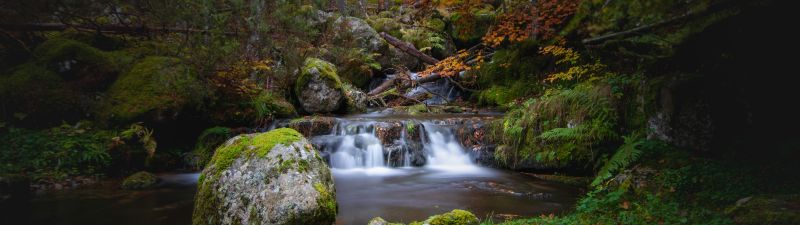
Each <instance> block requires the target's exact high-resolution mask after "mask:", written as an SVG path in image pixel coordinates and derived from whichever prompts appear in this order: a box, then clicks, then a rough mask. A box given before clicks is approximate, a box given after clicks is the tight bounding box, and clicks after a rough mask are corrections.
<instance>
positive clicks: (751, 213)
mask: <svg viewBox="0 0 800 225" xmlns="http://www.w3.org/2000/svg"><path fill="white" fill-rule="evenodd" d="M798 205H800V195H797V194H795V195H783V196H755V197H747V198H743V199H740V200H739V201H737V202H736V205H735V206H733V207H731V208H729V209H727V212H728V214H730V215H731V217H732V219H733V222H734V223H736V224H743V225H744V224H800V208H798Z"/></svg>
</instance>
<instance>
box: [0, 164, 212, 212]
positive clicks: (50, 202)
mask: <svg viewBox="0 0 800 225" xmlns="http://www.w3.org/2000/svg"><path fill="white" fill-rule="evenodd" d="M198 176H199V174H198V173H192V174H169V175H161V176H160V177H161V180H162V181H161V183H159V185H158V187H156V188H153V189H148V190H141V191H129V190H122V189H118V188H113V187H104V188H87V189H78V190H64V191H55V192H50V193H46V194H39V195H36V196H35V197H34V198H33V199H32V200H31V201H29V202H25V203H18V207H17V206H15V207H12V212H4V213H3V216H2V217H0V218H2V219H0V224H4V225H5V224H8V225H12V224H31V225H38V224H42V225H44V224H48V225H51V224H52V225H59V224H64V225H71V224H75V225H78V224H80V225H94V224H98V225H100V224H103V225H108V224H113V225H127V224H130V225H141V224H152V225H159V224H164V225H167V224H178V225H179V224H191V221H192V206H193V198H194V194H195V191H196V183H197V178H198ZM5 213H9V214H8V215H5Z"/></svg>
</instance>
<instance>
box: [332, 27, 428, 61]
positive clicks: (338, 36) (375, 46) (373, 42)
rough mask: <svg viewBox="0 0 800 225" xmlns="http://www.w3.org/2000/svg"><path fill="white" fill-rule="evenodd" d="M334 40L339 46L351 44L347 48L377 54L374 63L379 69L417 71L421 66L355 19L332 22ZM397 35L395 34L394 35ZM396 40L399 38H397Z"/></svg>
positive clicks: (411, 57) (414, 59)
mask: <svg viewBox="0 0 800 225" xmlns="http://www.w3.org/2000/svg"><path fill="white" fill-rule="evenodd" d="M333 29H335V30H336V32H335V33H334V40H335V41H336V42H340V43H337V44H339V45H341V44H343V43H341V42H351V41H352V46H348V44H344V46H347V47H353V48H361V49H364V50H366V51H367V52H369V53H377V54H379V55H380V56H377V57H376V58H375V61H377V62H378V64H380V65H381V68H392V67H393V66H395V65H402V66H405V67H407V68H409V69H412V70H413V69H418V68H420V66H421V65H422V64H421V63H420V61H419V59H417V58H415V57H414V56H411V55H409V54H406V53H404V52H403V51H400V50H399V49H397V48H394V47H393V46H391V45H389V44H388V43H386V41H385V40H383V37H381V36H380V35H379V34H378V32H377V31H376V30H375V29H373V28H372V26H370V25H369V24H368V23H367V22H366V21H364V20H362V19H359V18H355V17H339V18H337V19H336V20H334V22H333ZM395 34H397V33H395ZM397 38H401V37H400V36H397Z"/></svg>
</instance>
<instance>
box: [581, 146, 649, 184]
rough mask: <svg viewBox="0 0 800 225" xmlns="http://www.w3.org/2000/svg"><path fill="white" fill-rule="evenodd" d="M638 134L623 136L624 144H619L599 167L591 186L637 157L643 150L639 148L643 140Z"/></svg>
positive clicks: (604, 179) (626, 165)
mask: <svg viewBox="0 0 800 225" xmlns="http://www.w3.org/2000/svg"><path fill="white" fill-rule="evenodd" d="M640 136H641V135H639V134H632V135H630V136H625V137H623V138H624V139H625V144H623V145H622V146H620V147H619V149H617V152H616V153H614V155H613V156H611V158H610V159H609V160H608V162H606V164H605V165H604V166H603V168H601V169H600V171H599V172H598V173H597V177H595V179H594V181H592V186H598V185H600V184H601V183H603V182H605V181H606V180H608V178H611V176H613V174H614V173H615V172H618V171H620V170H622V169H624V168H626V167H628V166H629V165H630V164H632V163H634V162H636V160H638V159H639V157H640V156H641V155H642V152H643V151H642V150H641V148H640V144H641V143H642V142H643V140H644V139H642V138H641V137H640Z"/></svg>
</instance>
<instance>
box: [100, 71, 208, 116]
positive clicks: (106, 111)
mask: <svg viewBox="0 0 800 225" xmlns="http://www.w3.org/2000/svg"><path fill="white" fill-rule="evenodd" d="M207 95H208V93H207V91H206V88H205V87H204V85H203V83H202V82H201V80H200V79H198V78H197V75H196V74H195V72H194V71H193V70H192V69H191V67H190V66H189V65H186V64H183V63H182V62H181V60H179V59H176V58H170V57H160V56H150V57H147V58H144V59H142V60H141V61H139V63H137V64H136V65H134V66H133V68H132V69H131V71H130V72H128V73H126V74H124V75H122V76H120V77H119V79H117V81H116V82H114V84H113V85H112V86H111V88H110V89H109V91H108V96H107V99H105V102H104V103H103V105H102V106H101V108H100V110H99V112H98V113H99V115H100V116H101V117H102V118H103V119H109V120H112V121H116V122H127V121H132V120H136V119H151V120H156V121H160V120H165V119H166V118H172V117H175V116H177V115H178V114H179V113H180V112H181V111H183V110H184V109H185V108H188V107H191V106H199V105H200V104H201V103H202V100H203V99H204V98H205V97H206V96H207Z"/></svg>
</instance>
